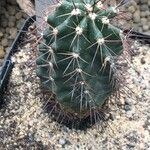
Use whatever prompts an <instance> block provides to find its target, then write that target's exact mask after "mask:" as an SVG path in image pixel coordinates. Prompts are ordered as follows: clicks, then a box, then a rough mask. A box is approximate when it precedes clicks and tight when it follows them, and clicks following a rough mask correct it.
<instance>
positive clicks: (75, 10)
mask: <svg viewBox="0 0 150 150" xmlns="http://www.w3.org/2000/svg"><path fill="white" fill-rule="evenodd" d="M80 14H81V11H80V9H78V8H76V9H73V10H72V12H71V15H72V16H77V15H80Z"/></svg>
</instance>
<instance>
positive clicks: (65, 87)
mask: <svg viewBox="0 0 150 150" xmlns="http://www.w3.org/2000/svg"><path fill="white" fill-rule="evenodd" d="M118 13H119V10H118V7H117V6H116V7H105V6H104V5H103V2H102V1H100V0H98V1H96V0H64V1H62V2H61V3H59V4H58V6H57V8H56V9H55V10H54V11H53V12H52V13H50V14H49V15H48V17H46V20H47V27H46V29H45V31H44V32H43V35H42V36H43V38H42V42H41V43H40V44H39V46H38V56H37V75H38V76H39V77H40V79H41V82H42V84H43V86H44V87H45V88H46V89H47V90H49V91H52V92H53V93H55V94H56V99H57V103H59V105H60V107H61V109H62V110H63V111H64V112H66V114H67V113H69V114H72V115H76V116H77V117H79V118H80V119H82V118H84V117H87V116H88V115H89V114H90V112H91V110H94V109H97V110H98V109H101V108H102V106H103V104H104V103H105V101H106V100H107V99H108V98H109V97H110V96H111V95H112V94H113V93H114V92H115V91H116V88H117V86H116V85H117V82H116V81H117V75H116V67H115V62H116V60H117V58H118V57H119V56H120V55H121V54H122V52H123V43H122V37H121V36H122V34H121V30H120V29H119V28H116V27H114V26H113V25H112V24H111V20H112V19H113V18H115V17H116V16H117V15H118Z"/></svg>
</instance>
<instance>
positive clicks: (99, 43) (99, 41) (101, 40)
mask: <svg viewBox="0 0 150 150" xmlns="http://www.w3.org/2000/svg"><path fill="white" fill-rule="evenodd" d="M97 43H98V45H103V44H104V43H105V39H104V38H99V39H98V40H97Z"/></svg>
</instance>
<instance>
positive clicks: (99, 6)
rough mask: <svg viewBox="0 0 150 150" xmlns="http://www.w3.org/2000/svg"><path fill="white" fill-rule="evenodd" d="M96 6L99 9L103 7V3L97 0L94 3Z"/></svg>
mask: <svg viewBox="0 0 150 150" xmlns="http://www.w3.org/2000/svg"><path fill="white" fill-rule="evenodd" d="M96 6H97V7H98V8H99V9H101V8H103V4H102V2H101V1H99V2H98V3H97V4H96Z"/></svg>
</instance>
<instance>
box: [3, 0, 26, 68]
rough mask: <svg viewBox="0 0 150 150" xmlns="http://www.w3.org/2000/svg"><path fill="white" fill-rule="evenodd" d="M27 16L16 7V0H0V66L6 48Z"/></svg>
mask: <svg viewBox="0 0 150 150" xmlns="http://www.w3.org/2000/svg"><path fill="white" fill-rule="evenodd" d="M26 18H27V16H26V15H25V13H23V12H22V11H21V10H20V8H19V7H18V5H17V3H16V0H1V1H0V46H1V47H0V66H1V65H2V62H3V61H2V60H3V58H4V56H5V54H6V52H7V51H6V49H9V48H10V47H11V44H12V42H13V40H14V39H15V38H16V35H17V31H18V30H20V28H21V26H22V25H23V23H24V21H25V19H26Z"/></svg>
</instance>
